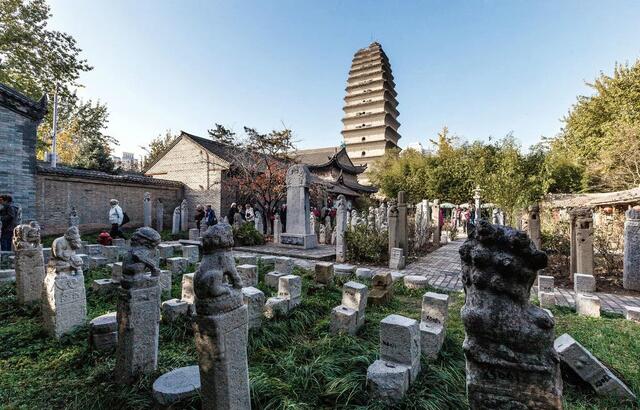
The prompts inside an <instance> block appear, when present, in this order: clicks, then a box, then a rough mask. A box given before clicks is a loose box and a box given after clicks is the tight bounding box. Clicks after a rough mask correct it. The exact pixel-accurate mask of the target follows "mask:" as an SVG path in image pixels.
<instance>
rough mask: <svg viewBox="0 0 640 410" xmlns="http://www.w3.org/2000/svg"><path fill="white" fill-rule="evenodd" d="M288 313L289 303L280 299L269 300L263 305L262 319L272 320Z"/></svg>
mask: <svg viewBox="0 0 640 410" xmlns="http://www.w3.org/2000/svg"><path fill="white" fill-rule="evenodd" d="M288 312H289V301H288V300H287V299H282V298H276V297H273V298H269V299H267V302H266V303H265V305H264V317H266V318H267V319H273V318H274V317H276V315H286V314H287V313H288Z"/></svg>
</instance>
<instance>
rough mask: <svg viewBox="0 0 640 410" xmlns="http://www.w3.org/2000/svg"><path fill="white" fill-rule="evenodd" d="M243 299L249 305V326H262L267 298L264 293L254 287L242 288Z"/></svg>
mask: <svg viewBox="0 0 640 410" xmlns="http://www.w3.org/2000/svg"><path fill="white" fill-rule="evenodd" d="M242 299H243V302H244V304H245V305H246V306H247V311H248V317H249V328H250V329H257V328H259V327H260V326H262V316H263V315H264V304H265V302H266V300H265V299H266V298H265V296H264V293H263V292H262V291H261V290H260V289H257V288H254V287H251V286H249V287H244V288H242Z"/></svg>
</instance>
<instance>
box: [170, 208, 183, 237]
mask: <svg viewBox="0 0 640 410" xmlns="http://www.w3.org/2000/svg"><path fill="white" fill-rule="evenodd" d="M180 219H181V218H180V207H179V206H176V208H175V209H174V210H173V224H172V226H171V234H173V235H177V234H179V233H180Z"/></svg>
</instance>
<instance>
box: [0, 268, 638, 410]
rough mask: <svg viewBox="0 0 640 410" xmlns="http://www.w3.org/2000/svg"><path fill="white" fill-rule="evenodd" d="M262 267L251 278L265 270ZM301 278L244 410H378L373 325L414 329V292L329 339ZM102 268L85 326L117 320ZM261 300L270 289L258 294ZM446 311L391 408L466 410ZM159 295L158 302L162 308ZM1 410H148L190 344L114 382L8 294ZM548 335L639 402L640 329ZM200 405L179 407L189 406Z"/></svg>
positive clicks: (264, 333)
mask: <svg viewBox="0 0 640 410" xmlns="http://www.w3.org/2000/svg"><path fill="white" fill-rule="evenodd" d="M266 270H267V269H266V268H265V267H262V266H261V267H260V270H259V273H260V277H261V279H262V278H263V276H264V273H265V272H266ZM296 273H297V274H300V275H302V277H303V292H304V295H305V297H304V299H303V303H302V305H301V306H299V308H297V309H296V310H294V311H293V312H292V313H291V315H290V316H289V317H288V318H276V319H275V320H271V321H268V320H265V321H264V322H263V327H262V328H261V329H259V330H252V331H251V332H250V337H249V346H248V353H249V373H250V379H251V399H252V404H253V408H254V409H317V408H341V409H346V408H349V409H384V408H389V407H388V406H384V405H382V404H381V403H379V402H376V401H375V400H369V396H368V394H367V391H366V385H365V384H366V383H365V382H366V380H365V379H366V371H367V367H368V366H369V364H370V363H372V362H373V361H374V360H375V359H376V358H377V355H378V332H379V322H380V320H381V319H383V318H384V317H385V316H387V315H389V314H392V313H397V314H401V315H405V316H408V317H412V318H415V319H419V317H420V303H421V297H422V294H423V293H424V291H410V290H406V289H404V288H403V287H401V286H400V285H399V284H396V293H395V297H394V300H393V302H392V303H391V304H389V305H387V306H369V307H367V322H366V325H365V327H364V328H363V329H362V331H361V332H360V333H359V334H358V335H357V336H355V337H351V336H331V335H330V333H329V319H330V312H331V309H332V308H333V307H334V306H336V305H338V304H339V303H340V298H341V291H340V287H339V286H329V287H324V288H320V287H316V286H314V285H313V283H312V282H311V280H310V279H311V276H310V274H309V273H308V272H305V271H302V270H297V271H296ZM108 274H109V272H108V271H107V270H105V269H101V270H94V271H91V272H88V273H87V275H86V279H87V284H88V286H87V303H88V316H89V317H90V318H93V317H95V316H98V315H101V314H103V313H106V312H109V311H113V310H115V299H114V297H113V296H109V295H107V296H103V297H98V296H97V295H95V294H93V293H92V291H91V290H90V286H89V284H90V283H91V281H92V280H93V279H95V278H98V277H108ZM260 288H261V289H262V290H263V291H266V292H265V293H266V294H267V296H269V295H272V294H273V291H272V290H269V289H265V288H264V287H262V286H260ZM171 296H172V297H180V277H175V278H174V283H173V287H172V292H171ZM451 296H452V299H453V302H452V305H451V307H450V318H449V323H448V329H447V338H446V341H445V344H444V347H443V351H442V353H441V355H440V357H439V358H438V359H437V360H436V361H433V362H429V361H426V360H423V363H422V372H421V374H420V376H419V377H418V379H417V381H416V382H415V383H414V384H413V385H412V386H411V389H410V391H409V393H408V394H407V396H406V398H405V399H404V400H403V401H402V402H401V403H399V405H398V406H397V408H403V409H434V410H435V409H465V408H468V403H467V401H466V395H465V373H464V356H463V354H462V348H461V344H462V340H463V338H464V329H463V327H462V324H461V322H460V315H459V312H460V307H461V306H462V303H463V297H462V295H461V294H456V293H453V294H451ZM168 297H169V295H165V298H168ZM0 306H2V307H1V308H0V345H1V346H2V349H0V408H3V409H4V408H8V409H13V408H20V409H23V408H24V409H39V408H47V409H48V408H71V409H114V408H136V409H137V408H152V407H153V402H152V399H151V393H150V390H151V384H152V383H153V381H154V380H155V378H156V377H158V376H160V375H161V374H162V373H164V372H167V371H169V370H172V369H174V368H176V367H180V366H186V365H190V364H195V363H196V362H197V356H196V352H195V347H194V342H193V334H192V332H191V328H190V324H189V323H188V322H187V321H186V320H184V321H181V322H178V323H173V324H165V323H162V324H161V327H160V354H159V360H158V365H159V368H158V370H157V371H156V372H154V373H153V374H151V375H149V376H146V377H143V378H142V379H140V380H139V381H138V382H137V383H136V384H134V385H132V386H120V385H116V384H114V383H113V382H112V373H113V367H114V364H115V358H114V354H113V353H107V352H91V351H89V350H88V348H87V338H88V328H87V327H86V326H85V327H83V328H80V329H78V330H77V331H76V332H75V333H73V334H71V335H68V336H65V337H64V338H62V339H61V340H59V341H58V340H54V339H52V338H49V337H48V336H47V335H46V334H45V333H44V332H43V331H42V328H41V325H40V319H39V315H40V312H39V308H38V307H27V308H23V307H19V306H18V305H17V303H16V297H15V291H14V290H13V287H12V286H3V287H0ZM554 314H555V317H556V323H557V334H558V335H559V334H561V333H564V332H569V333H570V334H571V335H573V336H574V337H575V338H576V339H577V340H578V341H580V342H581V343H582V344H583V345H585V346H586V347H587V348H589V349H591V351H592V352H593V353H594V354H595V355H597V356H598V357H599V358H600V359H602V361H604V362H605V363H607V364H609V365H610V366H612V367H613V368H614V369H615V370H616V371H617V372H618V374H619V375H620V376H621V377H622V378H623V379H624V380H625V381H626V382H627V383H628V385H629V386H630V387H631V389H632V390H633V391H634V392H636V393H638V392H640V374H639V370H638V366H639V357H640V326H638V324H634V323H632V322H629V321H625V320H623V319H621V318H619V317H605V318H602V319H600V320H596V319H589V318H583V317H578V316H576V315H575V313H573V312H571V311H569V310H566V309H561V308H558V309H554ZM199 407H200V399H199V398H195V399H194V400H193V401H192V402H188V403H182V404H181V405H180V406H179V407H178V408H199ZM565 408H566V409H605V408H609V409H620V408H624V406H623V405H622V404H621V403H619V402H616V401H609V400H606V399H602V398H600V397H597V396H595V395H593V394H591V393H589V392H583V391H580V390H578V389H577V388H576V387H574V386H572V385H569V384H566V383H565Z"/></svg>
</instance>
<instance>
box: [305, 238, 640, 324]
mask: <svg viewBox="0 0 640 410" xmlns="http://www.w3.org/2000/svg"><path fill="white" fill-rule="evenodd" d="M464 240H465V238H460V239H457V240H455V241H453V242H449V243H448V244H446V245H443V246H442V247H440V248H439V249H437V250H435V251H434V252H431V253H429V254H427V255H425V256H422V257H420V258H418V260H416V261H414V262H413V263H411V264H409V265H407V267H406V269H404V270H402V271H400V272H401V273H403V274H405V275H420V276H425V277H426V278H427V282H429V285H431V286H432V287H434V288H436V289H439V290H443V291H448V292H453V291H457V292H461V291H462V289H463V286H462V281H461V280H460V254H459V253H458V248H460V246H461V245H462V243H463V242H464ZM295 264H296V265H297V266H300V267H302V268H305V269H313V266H314V265H315V264H314V263H313V261H309V260H295ZM362 267H366V268H369V269H371V270H373V271H374V272H375V273H378V272H392V271H393V270H392V269H389V268H384V267H379V266H362ZM535 289H536V287H534V288H533V289H532V292H531V293H532V295H534V294H536V293H537V292H535ZM555 294H556V304H557V305H558V306H566V307H570V308H575V300H574V292H573V290H569V289H560V288H556V289H555ZM596 295H597V296H598V297H599V298H600V300H601V303H602V310H603V311H605V312H610V313H618V314H624V306H636V307H640V297H638V296H622V295H615V294H610V293H603V292H596Z"/></svg>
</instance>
